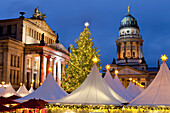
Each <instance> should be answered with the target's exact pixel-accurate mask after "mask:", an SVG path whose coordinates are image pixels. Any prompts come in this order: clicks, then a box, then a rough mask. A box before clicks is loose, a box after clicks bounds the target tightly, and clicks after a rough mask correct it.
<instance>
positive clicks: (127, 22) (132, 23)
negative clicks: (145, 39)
mask: <svg viewBox="0 0 170 113" xmlns="http://www.w3.org/2000/svg"><path fill="white" fill-rule="evenodd" d="M125 27H134V28H138V29H139V27H138V24H137V21H136V19H135V18H134V17H133V16H132V15H131V14H130V13H129V12H128V14H127V15H126V16H125V17H124V18H123V19H122V20H121V25H120V28H119V29H121V28H125Z"/></svg>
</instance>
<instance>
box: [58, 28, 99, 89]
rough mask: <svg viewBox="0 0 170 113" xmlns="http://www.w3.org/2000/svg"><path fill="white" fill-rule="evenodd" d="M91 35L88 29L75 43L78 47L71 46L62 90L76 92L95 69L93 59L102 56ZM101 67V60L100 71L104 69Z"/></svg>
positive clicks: (63, 76)
mask: <svg viewBox="0 0 170 113" xmlns="http://www.w3.org/2000/svg"><path fill="white" fill-rule="evenodd" d="M90 35H91V33H90V31H89V29H88V28H87V27H86V28H85V29H84V31H83V32H81V33H80V37H79V39H76V41H75V43H76V45H77V46H76V47H74V46H73V45H71V46H70V50H71V53H70V61H68V62H67V67H66V68H65V72H66V74H65V75H64V74H62V82H61V86H62V88H63V89H64V90H65V91H67V92H72V91H74V90H75V89H76V88H78V87H79V86H80V85H81V84H82V83H83V81H84V80H85V79H86V77H87V76H88V74H89V73H90V71H91V69H92V67H93V64H94V63H93V62H92V59H93V58H94V57H97V58H99V56H100V55H99V54H98V53H99V50H97V49H98V48H95V47H93V45H94V43H93V42H92V38H90ZM100 65H101V63H100V60H99V62H98V63H97V66H98V68H99V70H100V69H101V68H102V67H101V66H100Z"/></svg>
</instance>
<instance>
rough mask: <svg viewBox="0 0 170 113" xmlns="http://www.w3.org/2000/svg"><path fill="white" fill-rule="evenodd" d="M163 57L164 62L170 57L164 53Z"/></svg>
mask: <svg viewBox="0 0 170 113" xmlns="http://www.w3.org/2000/svg"><path fill="white" fill-rule="evenodd" d="M161 59H162V61H163V62H165V61H166V60H167V59H168V57H167V56H166V55H165V54H164V55H161Z"/></svg>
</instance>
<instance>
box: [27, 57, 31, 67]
mask: <svg viewBox="0 0 170 113" xmlns="http://www.w3.org/2000/svg"><path fill="white" fill-rule="evenodd" d="M27 68H31V60H30V59H29V58H28V59H27Z"/></svg>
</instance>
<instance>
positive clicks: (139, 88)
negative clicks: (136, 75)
mask: <svg viewBox="0 0 170 113" xmlns="http://www.w3.org/2000/svg"><path fill="white" fill-rule="evenodd" d="M135 88H136V89H137V91H138V92H140V93H141V92H142V91H143V90H144V89H143V88H141V87H140V86H138V85H137V84H136V85H135Z"/></svg>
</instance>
